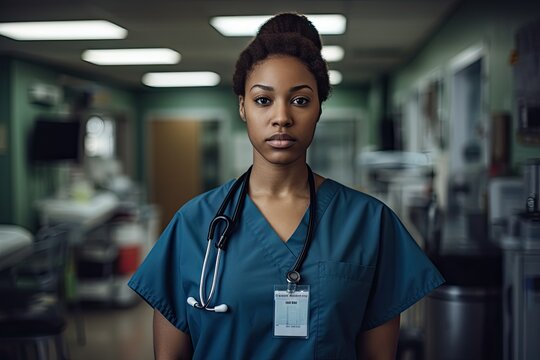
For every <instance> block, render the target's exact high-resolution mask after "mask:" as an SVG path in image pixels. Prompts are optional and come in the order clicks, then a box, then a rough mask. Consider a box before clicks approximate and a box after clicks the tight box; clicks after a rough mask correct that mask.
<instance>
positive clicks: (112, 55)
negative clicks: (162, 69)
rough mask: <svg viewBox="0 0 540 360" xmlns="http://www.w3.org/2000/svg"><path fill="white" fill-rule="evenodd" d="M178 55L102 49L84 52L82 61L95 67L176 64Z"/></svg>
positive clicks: (138, 50)
mask: <svg viewBox="0 0 540 360" xmlns="http://www.w3.org/2000/svg"><path fill="white" fill-rule="evenodd" d="M180 58H181V56H180V54H179V53H178V52H176V51H174V50H171V49H163V48H155V49H103V50H85V51H84V52H83V54H82V59H83V60H84V61H88V62H91V63H93V64H96V65H149V64H152V65H154V64H177V63H178V62H179V61H180Z"/></svg>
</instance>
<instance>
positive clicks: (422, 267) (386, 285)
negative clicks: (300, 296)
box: [361, 206, 444, 330]
mask: <svg viewBox="0 0 540 360" xmlns="http://www.w3.org/2000/svg"><path fill="white" fill-rule="evenodd" d="M379 234H380V239H379V248H378V253H377V262H376V269H375V274H374V279H373V283H372V287H371V289H370V294H369V298H368V303H367V308H366V312H365V316H364V319H363V322H362V327H361V328H362V330H369V329H372V328H375V327H377V326H379V325H382V324H384V323H385V322H387V321H389V320H391V319H393V318H394V317H396V316H397V315H399V314H400V313H401V312H403V311H404V310H406V309H407V308H409V307H410V306H412V305H413V304H414V303H416V302H417V301H419V300H420V299H421V298H423V297H424V296H425V295H427V294H428V293H429V292H430V291H432V290H433V289H435V288H436V287H438V286H440V285H441V284H442V283H444V279H443V277H442V275H441V274H440V273H439V271H438V270H437V269H436V268H435V266H434V265H433V264H432V263H431V261H430V260H429V258H428V257H427V256H426V255H425V254H424V252H423V251H422V249H421V248H420V247H419V246H418V245H417V243H416V241H414V239H413V238H412V237H411V235H410V234H409V232H408V231H407V230H406V229H405V227H404V226H403V224H402V223H401V221H400V220H399V218H398V217H397V215H396V214H394V213H393V212H392V210H390V209H389V208H388V207H386V206H383V209H382V212H381V218H380V231H379Z"/></svg>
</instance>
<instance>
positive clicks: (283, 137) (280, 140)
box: [266, 133, 296, 149]
mask: <svg viewBox="0 0 540 360" xmlns="http://www.w3.org/2000/svg"><path fill="white" fill-rule="evenodd" d="M266 142H267V143H268V144H269V145H270V146H271V147H273V148H276V149H287V148H290V147H291V146H293V145H294V143H296V139H295V138H294V137H292V136H291V135H288V134H282V133H278V134H274V135H272V136H270V137H269V138H268V139H266Z"/></svg>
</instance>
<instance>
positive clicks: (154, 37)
mask: <svg viewBox="0 0 540 360" xmlns="http://www.w3.org/2000/svg"><path fill="white" fill-rule="evenodd" d="M458 2H459V0H436V1H435V0H394V1H389V0H372V1H368V0H343V1H332V0H314V1H309V0H304V1H286V0H272V1H254V0H251V1H217V0H214V1H210V0H199V1H195V0H188V1H182V0H150V1H148V0H144V1H143V0H131V1H115V0H58V1H47V2H44V1H43V0H0V22H15V21H40V20H94V19H104V20H109V21H111V22H113V23H115V24H117V25H120V26H122V27H124V28H126V29H127V30H128V36H127V38H126V39H123V40H86V41H16V40H12V39H10V38H7V37H3V36H0V53H8V54H11V55H13V56H16V57H19V58H24V59H33V60H35V61H38V62H41V63H46V64H50V65H54V66H58V67H60V68H63V69H68V70H71V71H74V72H76V73H78V74H82V75H83V76H85V77H87V78H90V79H96V80H109V81H112V82H115V83H119V84H123V85H126V86H130V87H140V88H142V87H144V85H142V84H141V77H142V75H143V74H144V73H146V72H149V71H196V70H204V71H215V72H217V73H218V74H220V75H221V78H222V80H221V81H222V84H226V85H227V84H230V83H231V77H232V71H233V69H234V64H235V61H236V58H237V56H238V54H239V53H240V51H241V50H242V49H243V48H244V47H245V46H246V44H247V43H248V41H249V40H250V39H249V38H246V37H240V38H230V37H224V36H222V35H221V34H219V33H218V32H217V31H216V30H215V29H214V28H213V27H212V26H211V25H209V19H210V18H211V17H213V16H219V15H265V14H274V13H278V12H284V11H296V12H300V13H305V14H317V13H320V14H322V13H340V14H344V15H345V16H346V17H347V30H346V32H345V34H343V35H329V36H324V37H323V43H324V44H325V45H341V46H342V47H343V48H344V49H345V57H344V59H343V60H342V61H340V62H337V63H330V68H331V69H336V70H339V71H341V72H342V74H343V78H344V80H343V84H346V85H359V84H363V83H365V82H366V81H369V80H370V79H372V78H373V77H376V76H379V75H381V74H384V73H388V72H389V71H392V70H393V69H395V68H396V67H398V66H399V65H400V64H402V63H404V62H406V61H407V59H409V58H410V57H411V56H412V55H413V54H414V52H415V51H416V50H417V49H418V48H419V46H421V45H422V44H423V43H424V42H425V41H426V40H427V39H429V36H430V34H431V33H432V32H433V31H434V30H435V29H436V28H437V27H438V26H439V25H440V24H441V22H443V21H444V20H445V19H446V17H447V16H448V15H449V14H450V13H451V12H452V10H453V9H454V8H455V6H456V4H457V3H458ZM146 47H167V48H171V49H174V50H176V51H178V52H180V54H181V55H182V60H181V62H180V63H178V64H176V65H131V66H98V65H94V64H90V63H87V62H85V61H83V60H81V53H82V52H83V51H84V50H86V49H112V48H146Z"/></svg>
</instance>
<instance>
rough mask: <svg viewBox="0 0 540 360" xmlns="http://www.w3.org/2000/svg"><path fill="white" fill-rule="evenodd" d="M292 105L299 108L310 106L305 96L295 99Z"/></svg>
mask: <svg viewBox="0 0 540 360" xmlns="http://www.w3.org/2000/svg"><path fill="white" fill-rule="evenodd" d="M292 103H293V104H295V105H299V106H306V105H307V104H309V99H308V98H305V97H303V96H300V97H297V98H294V99H293V101H292Z"/></svg>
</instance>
